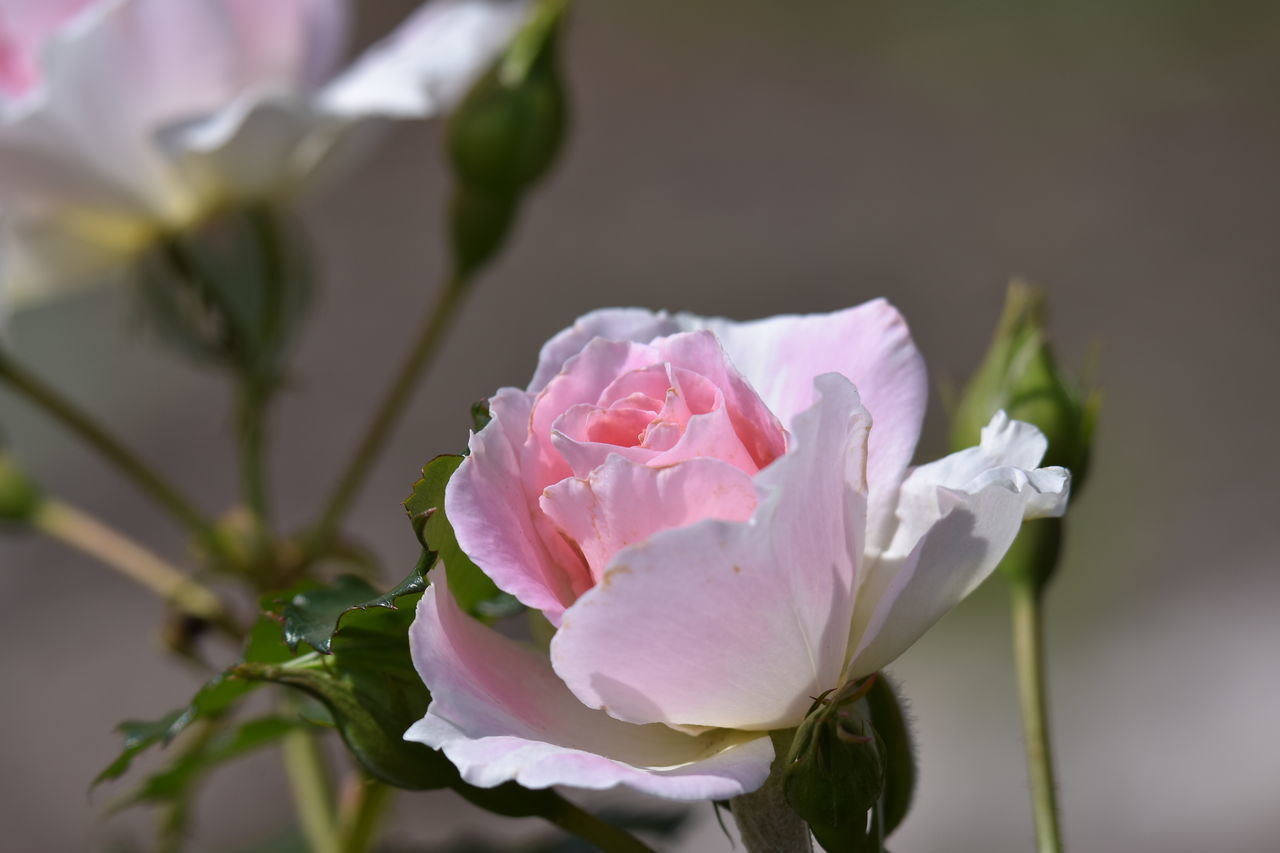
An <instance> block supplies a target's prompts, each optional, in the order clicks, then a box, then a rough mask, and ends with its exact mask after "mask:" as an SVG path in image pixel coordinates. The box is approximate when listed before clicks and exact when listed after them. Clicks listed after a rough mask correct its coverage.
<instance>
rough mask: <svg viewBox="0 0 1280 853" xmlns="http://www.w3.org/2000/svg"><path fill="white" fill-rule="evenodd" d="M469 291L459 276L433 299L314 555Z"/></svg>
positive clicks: (316, 539)
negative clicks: (466, 292)
mask: <svg viewBox="0 0 1280 853" xmlns="http://www.w3.org/2000/svg"><path fill="white" fill-rule="evenodd" d="M465 290H466V281H465V280H464V279H461V278H459V277H458V276H456V275H455V276H452V277H450V278H449V280H448V281H446V282H445V285H444V287H442V288H441V289H440V290H439V291H438V292H437V294H436V297H435V299H434V300H432V302H431V305H430V306H429V308H428V310H427V314H426V317H425V318H424V320H423V323H422V327H421V329H420V330H419V331H418V335H417V337H416V338H415V340H414V343H413V346H412V347H411V348H410V350H409V352H408V354H407V355H406V357H405V360H404V363H403V364H402V365H401V367H400V372H399V373H398V374H397V376H396V378H395V381H394V382H392V384H391V388H390V389H389V390H388V391H387V395H386V397H385V398H383V401H382V404H381V405H380V406H379V407H378V409H377V412H376V413H375V415H374V417H373V420H372V421H371V422H370V423H369V426H368V428H367V429H366V431H365V434H364V437H363V438H362V439H361V440H360V444H359V446H358V447H357V449H356V452H355V455H354V456H352V457H351V461H350V462H349V463H347V467H346V469H345V470H344V471H343V473H342V476H341V477H340V478H339V480H338V485H337V486H336V487H335V488H334V490H333V493H332V494H331V495H330V497H329V500H328V502H327V503H326V504H325V508H324V511H323V512H322V513H321V516H320V522H319V524H317V526H316V530H315V534H314V536H313V538H312V541H311V547H310V549H309V551H310V553H311V555H313V556H314V555H317V554H321V553H324V551H325V549H326V548H327V547H328V546H329V543H330V542H332V541H333V538H334V536H336V535H337V532H338V526H339V524H341V522H342V517H343V515H344V514H346V512H347V510H348V509H350V507H351V503H352V501H354V500H355V497H356V495H357V494H358V493H359V491H360V487H361V485H363V483H364V480H365V478H366V477H367V476H368V475H369V472H370V469H371V468H372V467H373V463H374V462H375V461H376V460H377V458H378V454H379V453H380V452H381V450H382V447H383V445H384V444H385V443H386V440H387V437H388V436H389V435H390V434H391V430H392V428H393V427H394V426H395V424H396V421H397V420H398V419H399V417H400V415H401V414H403V412H404V408H405V406H406V405H407V404H408V402H409V399H410V398H411V397H412V393H413V390H414V388H415V386H416V385H417V384H418V380H419V378H421V376H422V373H423V371H424V370H425V369H426V368H427V366H428V365H429V364H430V363H431V360H432V357H433V356H434V355H435V353H436V351H437V349H438V348H439V346H440V343H441V341H442V340H443V338H444V333H445V331H446V330H447V329H448V327H449V321H450V320H451V319H452V318H453V315H454V313H455V312H456V311H457V309H458V306H459V305H460V304H461V302H462V296H463V294H464V292H465Z"/></svg>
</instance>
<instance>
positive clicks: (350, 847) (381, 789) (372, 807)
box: [339, 777, 395, 853]
mask: <svg viewBox="0 0 1280 853" xmlns="http://www.w3.org/2000/svg"><path fill="white" fill-rule="evenodd" d="M356 784H357V787H356V789H355V792H354V794H355V797H354V800H353V802H352V804H351V807H350V808H349V809H348V810H346V812H345V814H344V815H343V820H342V829H341V831H340V833H339V835H340V837H341V839H342V841H341V850H342V853H368V851H369V850H372V849H373V844H374V842H375V841H377V836H378V825H379V823H380V822H381V821H382V817H383V815H385V814H386V812H387V808H388V807H389V806H390V805H391V799H392V797H393V795H394V794H395V789H394V788H392V787H391V786H389V785H385V784H383V783H382V782H379V781H377V780H375V779H368V778H363V777H362V778H360V779H359V780H358V781H357V783H356Z"/></svg>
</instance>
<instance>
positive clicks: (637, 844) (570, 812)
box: [552, 800, 654, 853]
mask: <svg viewBox="0 0 1280 853" xmlns="http://www.w3.org/2000/svg"><path fill="white" fill-rule="evenodd" d="M552 822H553V823H555V824H556V826H558V827H560V828H561V829H563V830H564V831H565V832H568V833H571V834H573V835H576V836H577V837H578V838H581V839H582V840H583V841H586V842H587V843H589V844H591V845H592V846H593V847H595V848H596V849H598V850H603V851H605V853H654V851H653V848H652V847H649V846H648V845H647V844H645V843H644V842H643V841H641V840H640V839H638V838H636V837H635V836H634V835H632V834H631V833H629V832H626V831H625V830H622V829H619V828H618V827H616V826H614V825H613V824H611V823H608V822H606V821H603V820H600V818H598V817H596V816H595V815H593V814H591V813H590V812H587V811H584V810H583V809H580V808H578V807H577V806H575V805H573V804H572V803H570V802H568V801H567V800H566V801H565V804H564V805H563V806H562V807H561V808H560V809H559V810H558V811H557V812H556V813H555V816H554V817H553V818H552Z"/></svg>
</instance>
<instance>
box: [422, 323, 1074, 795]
mask: <svg viewBox="0 0 1280 853" xmlns="http://www.w3.org/2000/svg"><path fill="white" fill-rule="evenodd" d="M926 396H927V383H926V377H925V368H924V363H923V361H922V360H921V357H920V354H919V352H918V351H917V350H916V348H915V346H914V344H913V343H912V341H911V337H910V335H909V333H908V331H907V327H906V325H905V323H904V322H903V320H902V318H901V316H900V315H899V314H898V312H897V311H896V310H895V309H894V308H892V307H891V306H890V305H889V304H888V303H886V302H884V301H875V302H869V303H866V304H864V305H860V306H857V307H855V308H850V309H848V310H845V311H840V312H836V313H834V314H825V315H811V316H803V317H801V316H781V317H772V318H769V319H766V320H760V321H756V322H749V323H735V322H732V321H729V320H723V319H711V318H704V317H695V316H692V315H687V314H680V315H675V316H671V315H668V314H665V313H653V312H650V311H645V310H638V309H612V310H604V311H598V312H595V313H592V314H588V315H587V316H585V317H583V318H581V319H580V320H578V322H577V323H576V324H575V325H574V326H573V327H572V328H569V329H566V330H565V331H563V332H561V333H560V334H558V335H556V336H555V337H554V338H552V339H551V340H550V341H549V342H548V343H547V344H546V345H545V346H544V347H543V350H542V355H541V359H540V361H539V364H538V368H537V372H536V373H535V374H534V377H533V381H532V382H531V383H530V385H529V387H528V389H527V390H523V391H522V390H519V389H515V388H504V389H502V390H500V391H499V392H498V393H497V395H496V396H494V397H493V399H492V401H491V410H492V415H493V420H492V421H491V422H490V423H489V424H488V425H487V426H486V427H485V428H484V429H482V430H481V431H480V432H479V433H477V434H475V435H474V436H472V439H471V452H470V455H469V456H468V458H467V459H466V461H464V462H463V463H462V465H461V467H459V469H458V470H457V472H456V473H455V475H454V477H453V479H452V481H451V482H450V483H449V486H448V489H447V492H446V498H445V509H446V512H447V513H448V516H449V518H450V520H451V521H452V523H453V525H454V528H455V530H456V533H457V538H458V542H459V544H460V545H461V547H462V549H463V550H464V551H465V552H466V553H467V554H468V555H469V556H470V557H471V558H472V559H473V560H474V561H475V563H476V564H477V565H478V566H480V568H482V569H483V570H484V571H485V572H486V573H487V574H488V575H489V576H490V577H491V578H492V579H493V580H494V582H495V583H496V584H497V585H498V586H499V587H501V588H502V589H503V590H505V591H506V592H508V593H510V594H511V595H513V596H515V597H516V598H518V599H519V600H520V601H521V602H523V603H524V604H526V605H528V606H529V607H531V608H537V609H538V610H541V611H542V613H543V614H544V615H545V616H546V618H547V619H548V620H549V621H550V622H551V624H552V625H554V626H556V628H557V630H556V633H555V636H554V638H553V639H552V641H551V645H550V651H549V653H546V652H542V651H539V650H537V649H534V648H530V647H526V646H524V645H521V644H519V643H517V642H515V641H513V640H511V639H509V638H507V637H505V636H503V635H501V634H499V633H497V632H496V631H494V630H493V629H491V628H489V627H487V626H486V625H484V624H482V623H480V622H478V621H476V620H474V619H472V618H471V617H469V616H468V615H466V614H464V613H463V612H462V611H461V610H460V609H459V608H458V606H457V604H456V603H455V602H454V600H453V598H452V597H451V595H450V593H449V588H448V585H447V583H445V582H444V578H442V577H440V576H437V577H436V578H435V583H433V584H432V585H431V586H430V588H429V589H428V590H427V593H426V595H425V596H424V597H423V599H422V601H421V603H420V604H419V607H418V612H417V618H416V620H415V622H414V624H413V628H412V630H411V634H410V643H411V648H412V651H413V656H414V661H415V664H416V666H417V668H418V672H419V674H420V675H421V676H422V678H423V680H424V681H425V682H426V685H427V687H429V688H430V690H431V694H432V703H431V706H430V708H429V709H428V711H427V714H426V717H425V718H424V719H422V720H420V721H419V722H418V723H416V724H414V726H413V727H412V728H410V729H409V731H408V732H407V733H406V735H405V737H406V738H407V739H409V740H414V741H420V742H422V743H425V744H427V745H429V746H432V747H437V748H440V749H443V750H444V752H445V754H446V755H447V756H448V757H449V758H450V760H452V761H453V763H454V764H456V765H457V767H458V768H459V770H460V771H461V773H462V776H463V777H464V778H465V779H466V780H467V781H468V782H471V783H472V784H475V785H480V786H491V785H497V784H499V783H502V782H505V781H508V780H515V781H517V782H519V783H520V784H522V785H525V786H527V787H530V788H542V787H546V786H548V785H557V784H565V785H573V786H578V787H583V788H608V787H612V786H614V785H618V784H624V785H628V786H631V787H633V788H636V789H639V790H641V791H646V792H648V793H651V794H656V795H660V796H665V797H671V798H677V799H725V798H730V797H734V796H737V795H739V794H742V793H745V792H749V791H751V790H754V789H755V788H757V787H759V786H760V785H761V784H762V783H763V781H764V780H765V778H766V776H767V775H768V773H769V765H770V762H771V761H772V759H773V747H772V744H771V741H770V738H769V737H768V732H769V731H770V730H772V729H787V728H791V727H793V726H796V725H798V724H799V723H800V722H801V721H802V720H803V719H804V716H805V714H806V712H807V710H808V708H809V707H810V705H811V703H812V702H813V697H816V696H818V695H819V694H820V693H822V692H824V691H826V690H829V689H830V688H834V687H838V686H840V685H842V684H844V683H845V682H847V681H848V680H850V679H856V678H860V677H862V676H866V675H869V674H871V673H873V672H876V671H877V670H879V669H880V668H881V667H883V666H884V665H885V664H887V663H889V662H890V661H892V660H893V659H894V658H896V657H897V656H898V655H900V654H901V653H902V652H903V651H905V650H906V649H907V647H909V646H910V645H911V644H912V643H914V642H915V641H916V640H917V639H918V638H919V637H920V635H921V634H923V633H924V632H925V631H926V630H927V629H928V628H929V627H930V626H931V625H932V624H933V623H934V622H935V621H937V620H938V619H939V618H940V617H941V616H942V615H943V614H944V613H946V612H947V611H948V610H949V609H951V608H952V607H953V606H955V605H956V604H957V603H958V602H959V601H960V600H961V599H962V598H964V597H965V595H967V594H968V593H969V592H970V591H971V590H973V589H974V588H975V587H977V586H978V585H979V584H980V583H981V582H982V581H983V579H984V578H986V577H987V575H988V574H989V573H990V572H991V571H992V569H993V568H994V567H995V565H996V564H997V562H998V561H999V560H1000V558H1001V556H1003V554H1004V553H1005V551H1006V549H1007V548H1008V546H1009V544H1010V543H1011V542H1012V540H1013V538H1014V536H1015V534H1016V533H1017V532H1018V527H1019V525H1020V524H1021V523H1022V520H1023V519H1024V518H1032V517H1037V516H1046V515H1055V514H1059V513H1061V512H1062V511H1063V509H1064V507H1065V503H1066V498H1067V491H1068V484H1069V474H1068V472H1067V471H1065V470H1064V469H1061V468H1037V467H1036V465H1037V464H1038V463H1039V461H1040V459H1041V457H1042V456H1043V454H1044V452H1045V440H1044V437H1043V436H1042V435H1041V434H1040V432H1039V431H1037V430H1036V429H1035V428H1034V427H1032V426H1030V425H1028V424H1025V423H1019V422H1016V421H1010V420H1009V419H1008V418H1007V417H1005V416H1004V415H1003V414H998V415H996V417H995V418H993V419H992V421H991V423H990V425H988V426H987V428H986V429H985V430H984V431H983V434H982V441H981V444H980V446H978V447H973V448H969V449H968V450H964V451H962V452H960V453H955V454H952V455H951V456H948V457H946V458H944V459H941V460H939V461H936V462H932V463H930V464H927V465H921V466H919V467H916V468H911V467H909V463H910V461H911V457H912V454H913V452H914V450H915V445H916V440H917V438H918V437H919V434H920V426H921V422H922V420H923V416H924V410H925V400H926ZM444 569H445V571H447V569H448V567H447V566H446V567H444Z"/></svg>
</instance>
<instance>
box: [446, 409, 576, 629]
mask: <svg viewBox="0 0 1280 853" xmlns="http://www.w3.org/2000/svg"><path fill="white" fill-rule="evenodd" d="M531 403H532V401H531V399H530V395H528V394H526V393H525V392H523V391H519V390H517V389H514V388H504V389H502V390H501V391H499V392H498V393H497V395H495V396H494V397H493V399H492V400H491V401H490V413H491V414H492V416H493V420H492V421H491V422H490V423H489V424H488V425H487V426H486V427H485V428H484V429H482V430H481V431H480V432H478V433H476V434H475V435H473V436H472V437H471V445H470V446H471V455H470V456H468V457H467V459H466V460H465V461H464V462H463V463H462V465H461V466H459V467H458V470H457V471H456V472H455V473H454V475H453V479H452V480H450V481H449V487H448V489H447V490H446V491H445V511H446V512H447V513H448V514H449V520H450V521H451V522H453V529H454V533H455V534H456V535H457V537H458V545H459V546H460V547H461V548H462V550H463V551H464V552H465V553H466V554H467V556H469V557H470V558H471V559H472V560H473V561H475V563H476V565H477V566H479V567H480V568H481V569H483V570H484V572H485V574H487V575H488V576H489V577H490V578H492V579H493V582H494V583H496V584H497V585H498V587H499V588H500V589H502V590H504V591H506V592H508V593H510V594H511V595H514V596H515V597H516V598H518V599H519V600H520V601H521V602H522V603H524V604H525V605H527V606H529V607H532V608H535V609H538V610H541V611H543V613H544V614H545V615H546V616H547V618H548V619H550V620H551V621H552V622H553V623H555V622H558V621H559V618H560V614H561V613H563V612H564V609H565V608H566V607H567V606H568V605H569V604H570V603H572V602H573V600H574V598H575V597H576V595H577V592H578V591H579V590H578V589H575V587H580V588H582V589H585V588H586V586H588V585H589V584H590V582H591V580H590V578H589V577H588V576H587V575H586V569H585V566H584V567H582V576H581V577H575V576H574V575H573V574H571V573H569V572H566V570H565V567H566V566H568V567H570V568H573V567H574V560H575V559H576V558H572V557H570V558H568V559H566V558H565V555H564V554H562V553H552V552H551V550H550V549H549V548H548V545H547V540H546V539H545V538H544V536H543V533H542V531H541V530H540V524H545V523H546V522H545V521H544V520H542V519H541V518H540V516H541V513H537V515H538V516H539V518H535V513H536V504H535V503H534V500H536V499H534V500H531V499H530V497H529V495H528V494H527V493H526V491H525V486H524V483H523V482H522V480H521V477H520V464H521V463H520V454H521V452H522V444H523V442H524V439H525V429H526V425H527V424H528V422H529V412H530V406H531ZM561 547H564V548H567V546H565V545H564V544H563V543H561Z"/></svg>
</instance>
